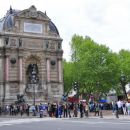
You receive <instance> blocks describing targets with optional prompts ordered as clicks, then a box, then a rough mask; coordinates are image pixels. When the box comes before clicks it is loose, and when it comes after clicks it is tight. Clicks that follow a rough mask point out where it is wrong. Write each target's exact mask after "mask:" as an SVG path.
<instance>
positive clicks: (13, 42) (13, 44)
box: [10, 39, 16, 47]
mask: <svg viewBox="0 0 130 130" xmlns="http://www.w3.org/2000/svg"><path fill="white" fill-rule="evenodd" d="M10 46H13V47H15V46H16V39H10Z"/></svg>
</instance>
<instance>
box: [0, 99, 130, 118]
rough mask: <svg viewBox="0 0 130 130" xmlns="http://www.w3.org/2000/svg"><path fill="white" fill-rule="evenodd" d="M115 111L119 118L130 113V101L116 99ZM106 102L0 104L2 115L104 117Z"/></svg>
mask: <svg viewBox="0 0 130 130" xmlns="http://www.w3.org/2000/svg"><path fill="white" fill-rule="evenodd" d="M111 106H112V107H111V108H112V111H113V113H115V115H116V117H117V118H118V114H124V115H130V103H128V102H126V101H121V100H119V101H115V102H112V103H111ZM104 108H105V104H103V103H99V102H89V103H86V102H82V101H80V102H79V103H68V102H63V103H48V104H47V103H44V104H42V103H40V104H39V105H35V106H34V105H28V104H25V103H24V104H19V105H16V104H11V105H4V106H0V116H1V115H10V116H17V115H20V116H21V117H22V116H23V115H27V116H30V115H31V116H37V115H39V116H40V117H43V116H49V117H56V118H62V117H63V118H67V117H69V118H71V117H78V116H79V117H81V118H82V117H84V116H85V117H88V116H89V112H93V113H94V114H93V115H94V116H100V117H102V115H101V114H102V110H104Z"/></svg>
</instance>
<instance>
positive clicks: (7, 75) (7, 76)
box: [5, 55, 9, 82]
mask: <svg viewBox="0 0 130 130" xmlns="http://www.w3.org/2000/svg"><path fill="white" fill-rule="evenodd" d="M5 81H6V82H8V81H9V56H8V55H7V56H6V57H5Z"/></svg>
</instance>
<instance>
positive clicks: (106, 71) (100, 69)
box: [64, 35, 120, 93]
mask: <svg viewBox="0 0 130 130" xmlns="http://www.w3.org/2000/svg"><path fill="white" fill-rule="evenodd" d="M70 45H71V50H72V55H71V59H72V60H71V62H69V63H65V68H64V71H66V72H68V79H69V80H68V81H65V82H64V84H65V85H66V82H71V83H72V82H74V81H76V82H78V83H79V86H80V87H79V88H80V92H81V93H82V92H83V93H95V92H99V91H100V92H102V93H107V92H108V91H109V90H110V89H111V88H112V87H113V86H115V85H117V82H118V80H117V75H119V70H120V68H119V66H118V64H119V58H118V55H117V54H116V53H113V52H112V51H111V50H110V49H109V48H108V47H106V46H105V45H99V44H97V43H96V42H94V41H93V40H92V39H91V38H83V37H82V36H78V35H74V36H73V37H72V40H71V43H70ZM66 64H69V65H70V64H71V65H70V66H71V67H70V66H69V65H68V66H69V67H68V68H67V66H66ZM66 69H67V70H66ZM65 75H67V74H65ZM70 78H71V80H70ZM96 82H100V84H101V85H100V88H97V86H96ZM71 83H67V84H71Z"/></svg>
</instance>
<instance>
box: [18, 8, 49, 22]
mask: <svg viewBox="0 0 130 130" xmlns="http://www.w3.org/2000/svg"><path fill="white" fill-rule="evenodd" d="M17 16H19V17H23V18H30V19H38V20H47V21H48V20H50V19H49V17H48V16H47V15H46V13H43V12H41V11H37V9H36V8H35V6H31V7H30V8H29V9H25V10H23V11H21V12H19V13H18V15H17Z"/></svg>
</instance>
